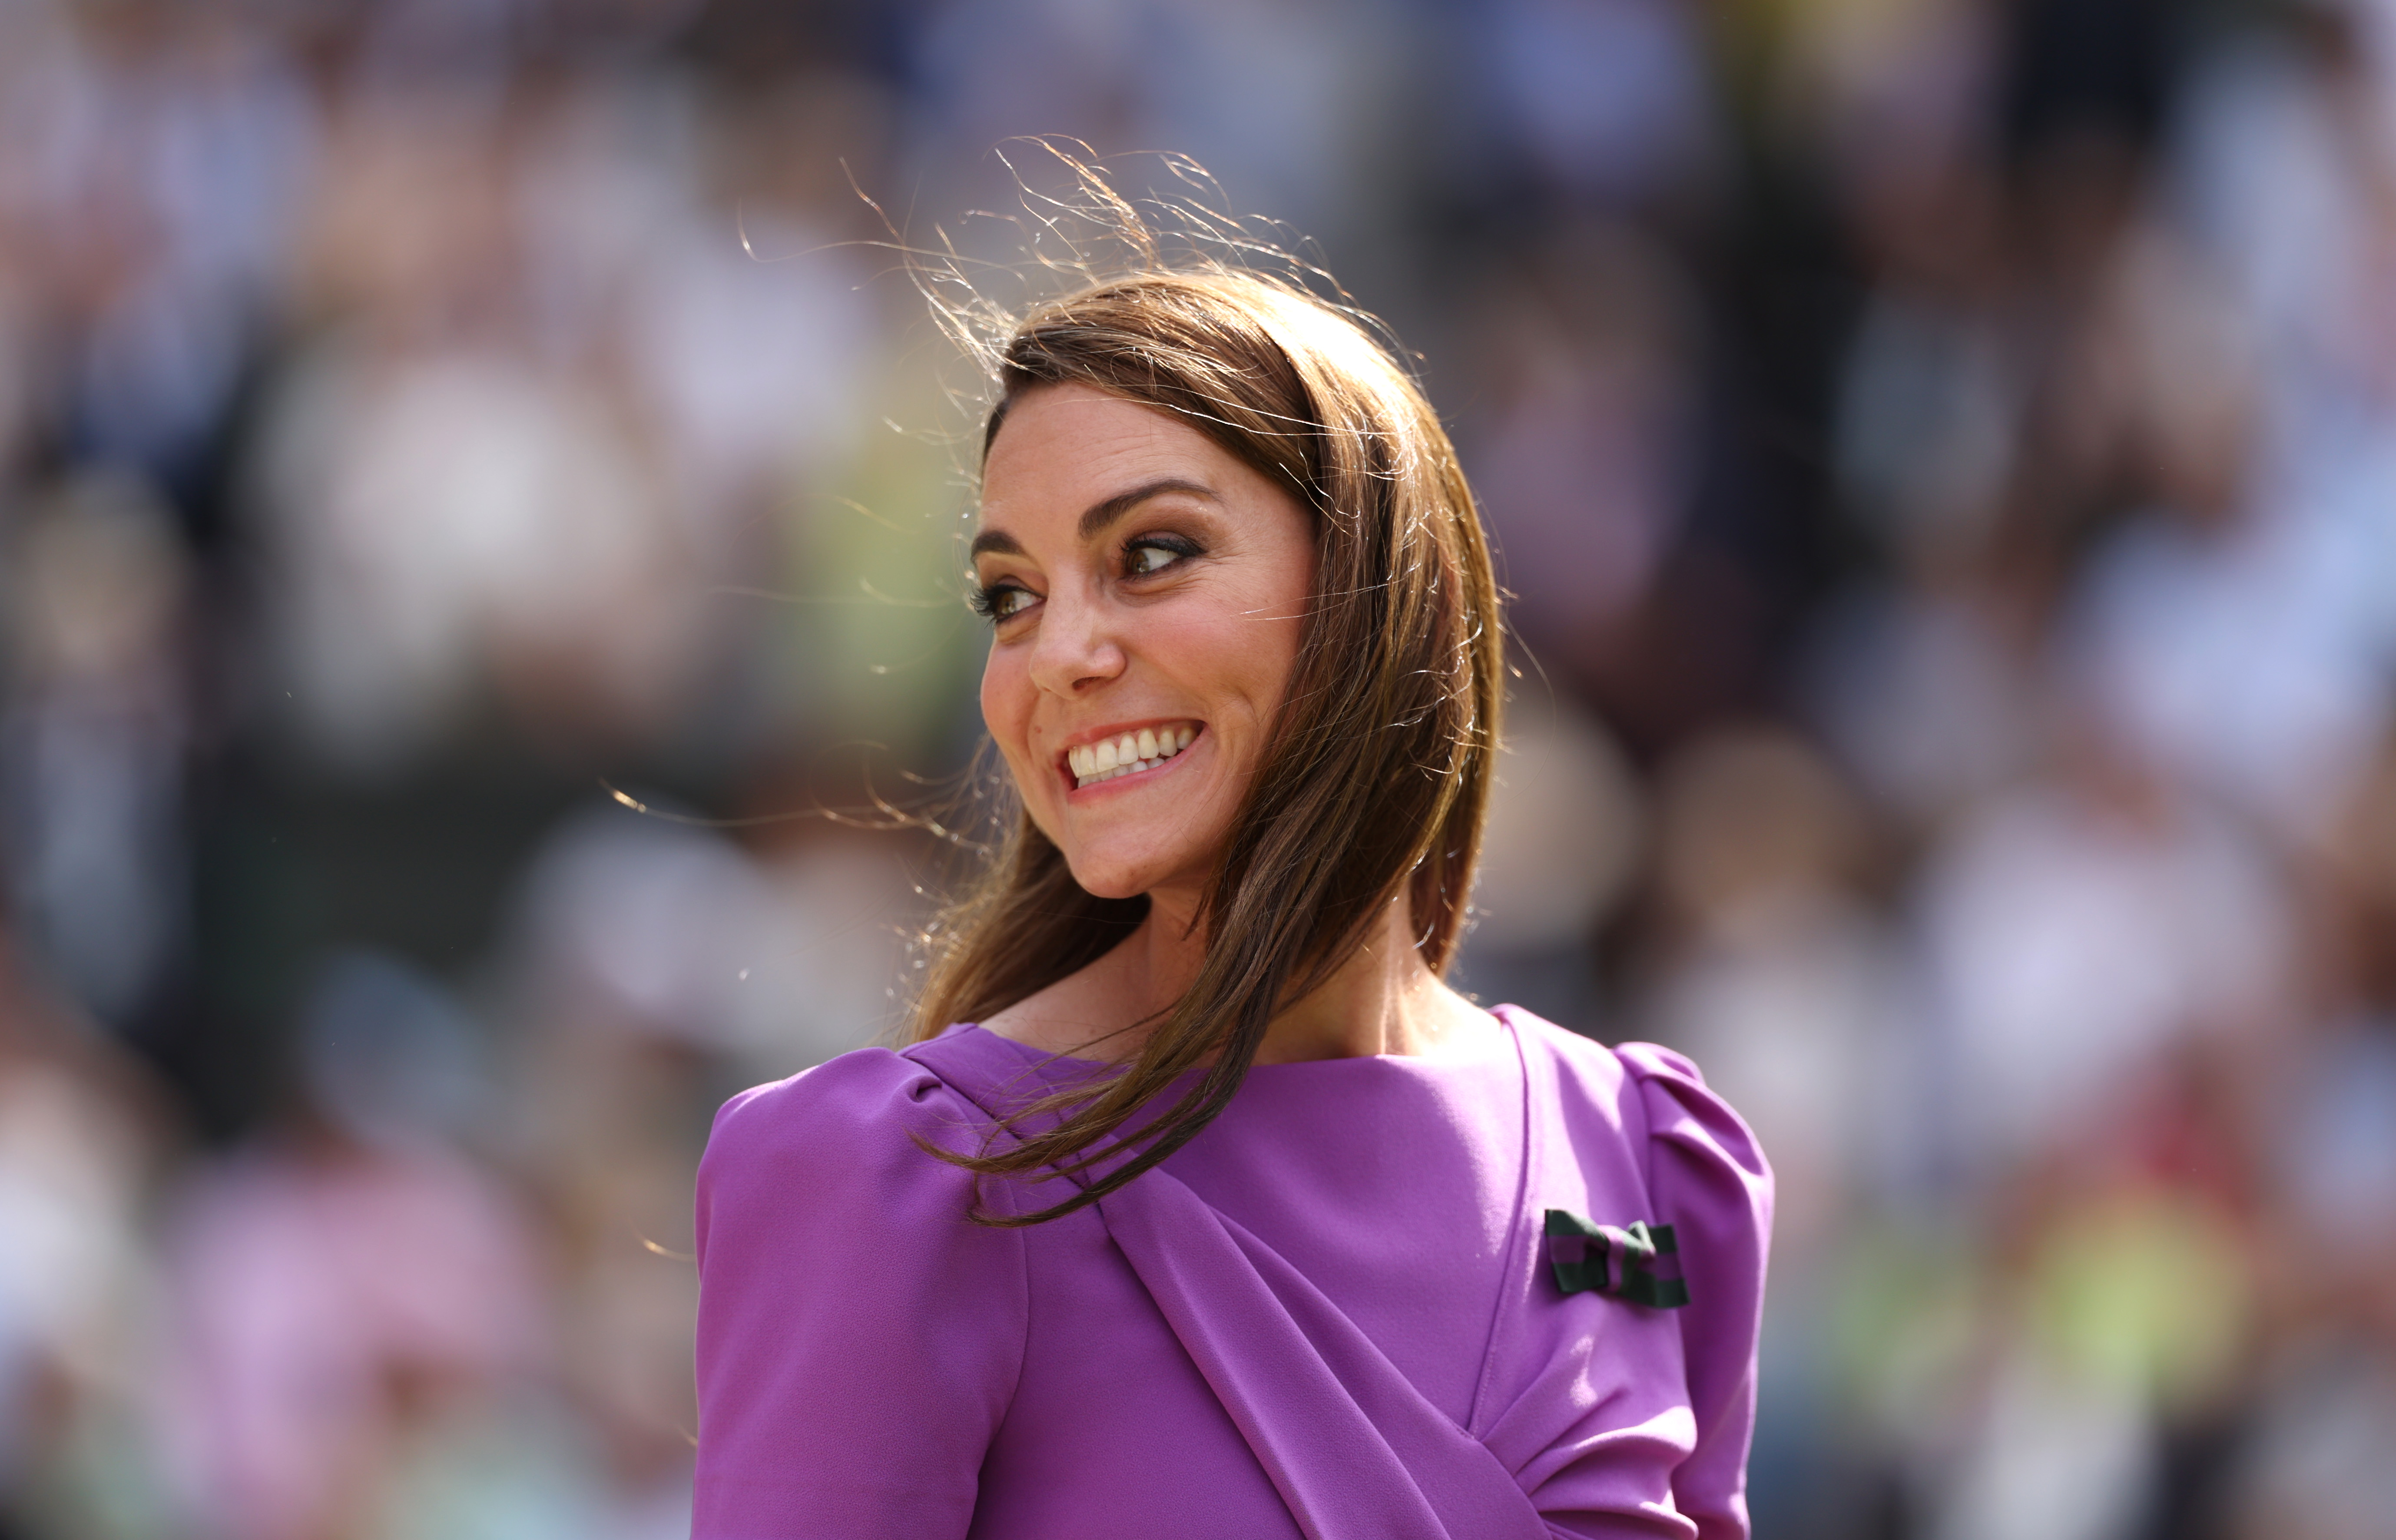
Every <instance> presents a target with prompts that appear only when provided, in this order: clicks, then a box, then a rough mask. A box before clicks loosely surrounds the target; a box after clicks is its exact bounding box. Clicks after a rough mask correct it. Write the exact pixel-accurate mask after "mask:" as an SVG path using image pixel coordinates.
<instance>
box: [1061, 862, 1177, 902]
mask: <svg viewBox="0 0 2396 1540" xmlns="http://www.w3.org/2000/svg"><path fill="white" fill-rule="evenodd" d="M1065 864H1066V866H1067V867H1068V868H1070V869H1071V870H1072V873H1073V881H1075V882H1076V883H1080V884H1082V891H1083V892H1085V893H1087V894H1088V895H1090V896H1092V897H1094V898H1137V897H1138V896H1140V895H1142V894H1144V893H1153V892H1154V891H1156V889H1157V887H1158V885H1159V884H1162V883H1171V882H1172V881H1173V879H1174V874H1175V872H1177V871H1178V870H1182V868H1183V867H1184V866H1186V865H1187V863H1175V862H1171V861H1160V860H1158V859H1156V858H1155V856H1153V854H1151V853H1148V852H1142V853H1141V854H1140V855H1139V856H1133V857H1129V858H1123V859H1117V858H1112V857H1110V856H1108V855H1107V854H1106V853H1104V852H1099V851H1084V852H1080V853H1078V854H1077V853H1073V852H1068V853H1067V855H1066V856H1065Z"/></svg>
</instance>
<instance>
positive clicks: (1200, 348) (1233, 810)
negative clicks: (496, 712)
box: [693, 271, 1770, 1540]
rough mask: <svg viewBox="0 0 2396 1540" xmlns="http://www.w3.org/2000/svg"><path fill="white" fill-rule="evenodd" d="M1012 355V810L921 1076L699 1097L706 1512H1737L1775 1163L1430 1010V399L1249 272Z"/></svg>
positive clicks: (1488, 648)
mask: <svg viewBox="0 0 2396 1540" xmlns="http://www.w3.org/2000/svg"><path fill="white" fill-rule="evenodd" d="M997 362H998V365H999V377H1000V378H999V384H1000V388H1001V394H1000V399H999V403H998V406H997V408H996V410H995V411H993V412H992V416H991V418H990V421H989V425H988V429H987V431H986V434H985V437H984V442H983V465H982V486H981V494H982V495H981V513H980V525H979V529H978V533H977V535H976V536H975V538H974V541H973V564H974V569H975V580H976V582H977V585H978V591H977V596H976V604H977V606H978V608H979V609H980V610H981V612H982V613H983V614H984V615H985V616H986V617H988V618H989V621H990V624H991V627H992V637H991V646H990V656H989V661H988V665H987V668H986V670H985V672H984V675H983V680H982V691H981V703H982V711H983V716H984V719H985V721H986V722H987V723H988V724H989V728H990V732H991V736H992V738H993V740H994V741H995V742H996V744H997V746H998V749H999V750H1000V752H1001V754H1002V755H1003V757H1004V759H1005V764H1006V768H1007V770H1008V771H1009V773H1010V775H1011V777H1012V780H1013V784H1014V789H1015V791H1016V793H1017V794H1018V796H1019V798H1020V800H1021V803H1022V811H1021V818H1020V820H1019V826H1018V828H1017V830H1015V832H1014V834H1013V836H1012V839H1011V842H1010V843H1009V844H1008V845H1007V846H1006V848H1005V850H1003V851H1002V852H1001V853H1000V855H999V856H998V858H997V860H996V861H995V862H994V864H993V867H992V871H991V873H990V875H989V877H988V879H987V882H986V883H985V885H984V887H983V889H982V890H981V891H980V892H979V893H978V895H977V896H974V897H973V898H971V899H970V900H968V901H967V902H966V903H965V905H963V906H962V907H961V908H960V909H957V910H956V911H954V912H953V913H952V915H951V916H950V918H949V919H948V920H947V921H946V922H944V923H943V924H942V925H940V926H937V927H935V930H934V937H935V939H936V940H937V941H938V942H939V943H940V949H939V951H938V956H937V957H936V959H935V967H934V969H933V973H932V977H931V980H930V983H929V985H928V987H927V989H926V990H925V997H924V1000H923V1002H922V1006H921V1009H920V1012H919V1016H918V1022H917V1028H916V1031H915V1038H916V1041H915V1042H913V1043H912V1046H910V1047H907V1048H905V1049H904V1050H902V1051H899V1052H891V1051H887V1050H884V1049H864V1050H860V1051H859V1052H856V1053H852V1054H848V1055H844V1056H842V1057H840V1058H837V1059H834V1060H833V1061H832V1062H831V1063H829V1064H826V1065H823V1066H821V1067H819V1068H818V1069H812V1070H809V1071H807V1072H806V1073H805V1074H802V1075H798V1076H796V1077H794V1078H792V1079H791V1080H788V1081H784V1082H780V1083H779V1084H776V1085H770V1086H765V1087H761V1088H759V1089H757V1090H754V1091H751V1092H748V1093H746V1094H744V1095H741V1096H739V1097H737V1098H735V1099H734V1100H733V1101H732V1102H731V1103H730V1104H729V1105H727V1106H726V1107H725V1109H724V1111H723V1112H722V1114H721V1115H720V1116H719V1117H718V1119H717V1122H716V1125H715V1131H714V1134H713V1136H712V1139H711V1141H710V1144H709V1147H708V1152H707V1156H706V1160H705V1162H704V1163H703V1164H702V1165H701V1167H700V1172H699V1256H700V1264H699V1265H700V1278H701V1293H700V1306H699V1397H700V1425H699V1426H700V1434H699V1472H698V1496H697V1503H696V1509H697V1519H696V1524H695V1527H694V1532H693V1533H694V1534H695V1535H696V1536H697V1537H699V1540H766V1537H769V1536H770V1537H778V1540H779V1537H783V1536H789V1537H793V1540H796V1537H801V1536H808V1537H812V1536H884V1535H887V1536H893V1537H898V1536H904V1537H907V1540H933V1537H936V1536H962V1535H967V1534H970V1535H974V1536H978V1537H987V1540H1071V1537H1076V1536H1091V1537H1098V1536H1105V1537H1109V1540H1121V1537H1126V1536H1137V1537H1140V1540H1180V1537H1184V1536H1188V1537H1197V1536H1206V1537H1210V1540H1215V1537H1223V1536H1239V1537H1245V1536H1298V1535H1307V1536H1311V1537H1316V1540H1326V1537H1340V1540H1347V1537H1354V1540H1431V1537H1436V1536H1451V1537H1456V1540H1467V1537H1471V1540H1481V1537H1495V1536H1522V1537H1524V1540H1529V1537H1534V1536H1547V1535H1557V1534H1563V1535H1630V1534H1642V1535H1646V1534H1653V1535H1684V1536H1685V1535H1702V1536H1708V1537H1711V1536H1723V1535H1743V1534H1745V1533H1746V1532H1747V1519H1746V1508H1745V1501H1744V1497H1743V1495H1742V1493H1743V1488H1744V1466H1745V1461H1746V1454H1747V1442H1748V1434H1749V1429H1750V1423H1751V1420H1752V1415H1753V1399H1754V1362H1755V1338H1756V1325H1757V1312H1758V1308H1759V1304H1760V1298H1761V1292H1762V1284H1763V1268H1764V1236H1765V1233H1766V1231H1767V1229H1768V1227H1769V1211H1770V1177H1769V1175H1768V1174H1767V1172H1766V1170H1765V1168H1764V1162H1763V1159H1762V1157H1761V1156H1760V1155H1759V1154H1758V1152H1757V1151H1756V1148H1755V1147H1754V1145H1753V1143H1752V1141H1751V1140H1750V1137H1749V1135H1748V1134H1747V1131H1746V1130H1745V1128H1744V1127H1743V1126H1742V1125H1741V1124H1740V1123H1739V1122H1738V1120H1737V1118H1736V1117H1735V1116H1734V1115H1733V1114H1732V1113H1731V1112H1730V1111H1729V1109H1726V1108H1725V1107H1724V1106H1723V1104H1722V1103H1720V1102H1719V1101H1717V1100H1716V1099H1714V1098H1713V1097H1712V1096H1711V1095H1709V1094H1708V1093H1707V1092H1706V1091H1705V1089H1704V1087H1703V1085H1702V1084H1701V1083H1700V1082H1699V1081H1698V1079H1697V1073H1696V1071H1695V1070H1694V1069H1692V1068H1691V1067H1690V1066H1688V1065H1687V1064H1686V1063H1685V1062H1684V1061H1682V1060H1680V1059H1678V1058H1676V1057H1674V1056H1673V1055H1670V1054H1668V1053H1665V1052H1663V1051H1661V1050H1657V1049H1654V1048H1649V1047H1644V1046H1638V1045H1633V1046H1628V1047H1624V1048H1621V1049H1617V1050H1607V1049H1605V1048H1604V1047H1602V1046H1600V1045H1598V1044H1596V1043H1594V1042H1589V1041H1587V1040H1584V1039H1582V1038H1579V1037H1577V1036H1575V1035H1573V1034H1571V1033H1568V1032H1565V1031H1564V1030H1562V1029H1558V1028H1555V1027H1551V1026H1550V1025H1548V1024H1546V1023H1544V1022H1541V1021H1539V1020H1537V1018H1535V1017H1533V1016H1529V1015H1527V1014H1525V1013H1524V1012H1521V1011H1518V1010H1513V1009H1511V1008H1508V1007H1502V1006H1501V1007H1499V1008H1498V1010H1497V1011H1496V1012H1495V1013H1491V1012H1484V1011H1482V1010H1480V1009H1478V1008H1476V1007H1475V1006H1473V1005H1472V1004H1471V1003H1470V1002H1467V1001H1465V1000H1464V999H1463V998H1462V997H1460V996H1458V994H1456V993H1455V992H1454V991H1452V990H1450V989H1448V988H1447V987H1446V986H1445V985H1444V984H1443V983H1442V982H1441V981H1440V974H1441V972H1442V970H1443V969H1444V967H1445V965H1446V963H1447V961H1448V958H1449V956H1450V953H1451V952H1452V950H1453V949H1454V946H1455V943H1456V940H1457V936H1458V930H1459V928H1460V925H1461V923H1462V920H1463V917H1464V902H1465V896H1466V894H1467V891H1468V887H1469V883H1470V881H1471V870H1472V864H1473V858H1474V855H1475V851H1476V847H1477V844H1478V840H1479V832H1480V826H1481V818H1482V812H1483V807H1484V802H1485V799H1486V794H1487V789H1488V784H1489V777H1490V776H1491V774H1492V771H1493V760H1492V755H1493V752H1494V750H1495V746H1496V729H1497V717H1498V702H1499V697H1500V674H1499V670H1500V655H1499V644H1498V634H1499V632H1498V604H1497V593H1496V589H1495V586H1494V584H1493V582H1492V580H1491V576H1490V565H1489V558H1488V553H1487V550H1486V548H1485V546H1484V541H1483V537H1482V532H1481V529H1480V525H1479V523H1478V520H1477V516H1476V515H1475V513H1474V511H1473V507H1472V501H1471V494H1470V493H1469V492H1468V490H1467V489H1466V487H1465V485H1464V481H1463V478H1462V476H1461V474H1460V473H1459V471H1458V468H1457V464H1456V460H1455V457H1454V454H1453V452H1452V451H1451V449H1450V447H1449V445H1448V443H1447V439H1446V436H1445V435H1444V433H1443V432H1442V431H1441V430H1440V427H1439V423H1438V420H1437V418H1435V417H1434V416H1433V414H1432V412H1431V408H1430V406H1429V405H1427V404H1426V403H1425V402H1424V400H1423V398H1422V396H1421V394H1420V392H1418V390H1417V389H1416V388H1415V386H1414V384H1413V383H1412V381H1411V380H1410V379H1408V378H1407V377H1406V376H1405V374H1404V372H1403V371H1402V370H1400V369H1399V368H1398V367H1397V366H1396V365H1394V364H1393V363H1392V362H1391V358H1390V357H1389V355H1388V354H1387V353H1385V352H1383V351H1382V350H1381V349H1380V348H1379V347H1378V346H1377V345H1376V344H1375V343H1374V341H1373V340H1372V339H1371V338H1370V337H1369V336H1368V335H1367V334H1366V333H1365V332H1364V330H1362V329H1361V328H1360V327H1359V326H1358V325H1356V324H1355V323H1354V322H1353V321H1351V319H1350V318H1349V317H1348V316H1347V315H1345V314H1343V313H1342V312H1338V311H1336V310H1334V309H1333V308H1331V307H1329V306H1327V305H1325V304H1323V303H1320V302H1318V301H1316V300H1315V299H1311V298H1310V297H1308V296H1306V295H1304V294H1302V293H1300V292H1298V290H1296V289H1295V288H1291V287H1287V286H1284V285H1280V284H1278V283H1275V282H1272V281H1269V280H1267V279H1264V278H1260V277H1257V276H1253V275H1249V274H1246V273H1241V272H1219V271H1216V272H1140V273H1137V274H1135V275H1132V276H1129V277H1126V278H1123V279H1121V280H1118V281H1114V282H1109V283H1103V284H1099V285H1096V286H1093V287H1091V288H1088V289H1086V290H1085V291H1083V292H1081V293H1078V294H1075V295H1072V296H1071V297H1069V298H1067V299H1060V300H1058V301H1056V302H1053V303H1051V304H1048V305H1047V306H1045V307H1044V308H1042V309H1040V310H1038V311H1037V312H1034V313H1033V314H1032V315H1031V316H1030V317H1029V318H1028V319H1026V320H1024V321H1023V322H1022V323H1021V324H1020V325H1018V327H1016V328H1015V330H1014V331H1013V333H1012V335H1011V336H1010V337H1009V339H1007V341H1006V342H1005V346H1004V348H1003V351H1002V352H1001V354H1000V356H999V358H998V360H997ZM957 1023H975V1024H976V1025H955V1024H957ZM1676 1242H1677V1246H1676V1245H1675V1243H1676Z"/></svg>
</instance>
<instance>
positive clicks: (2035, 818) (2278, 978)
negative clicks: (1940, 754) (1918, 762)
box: [1919, 785, 2289, 1163]
mask: <svg viewBox="0 0 2396 1540" xmlns="http://www.w3.org/2000/svg"><path fill="white" fill-rule="evenodd" d="M2158 796H2159V799H2160V802H2159V805H2154V806H2150V807H2146V808H2124V807H2120V806H2110V805H2105V804H2104V803H2100V802H2099V801H2097V799H2095V798H2093V797H2092V796H2090V795H2089V794H2087V793H2086V792H2085V791H2084V790H2082V789H2080V788H2077V787H2066V786H2057V785H2043V786H2042V785H2032V786H2030V787H2028V788H2025V789H2024V790H2020V791H2017V792H2015V793H2013V794H2011V795H2008V796H2006V797H2003V798H2002V799H1999V800H1997V801H1995V802H1993V803H1990V804H1988V805H1987V806H1985V807H1983V808H1981V809H1979V810H1978V811H1977V812H1975V813H1974V814H1972V815H1971V816H1969V817H1967V818H1965V819H1964V820H1963V821H1962V822H1961V823H1959V824H1957V825H1956V826H1954V827H1953V829H1952V831H1951V832H1950V835H1949V836H1948V838H1947V839H1946V840H1944V841H1943V842H1942V843H1941V844H1940V845H1939V847H1938V848H1937V849H1935V850H1934V851H1933V852H1932V854H1931V856H1930V857H1929V859H1928V862H1927V865H1926V869H1925V871H1924V873H1923V887H1922V892H1921V900H1922V901H1921V908H1920V913H1919V919H1920V924H1921V935H1922V947H1923V963H1924V966H1925V968H1926V970H1927V974H1928V983H1929V987H1930V989H1931V990H1932V993H1933V996H1934V1003H1935V1007H1936V1009H1937V1013H1938V1016H1939V1019H1940V1020H1941V1021H1942V1022H1943V1024H1944V1026H1945V1029H1946V1030H1947V1031H1948V1032H1949V1033H1950V1034H1951V1038H1950V1052H1951V1055H1952V1063H1951V1065H1950V1073H1951V1075H1952V1077H1953V1079H1952V1098H1951V1100H1952V1104H1953V1105H1954V1106H1955V1107H1956V1108H1957V1109H1958V1111H1959V1114H1960V1116H1959V1118H1958V1121H1957V1125H1956V1133H1957V1134H1958V1135H1960V1136H1962V1137H1963V1140H1964V1141H1965V1144H1966V1147H1967V1148H1966V1152H1967V1153H1969V1154H1973V1155H1977V1156H1978V1157H1979V1158H1981V1159H1983V1160H1988V1161H1993V1162H2000V1163H2002V1162H2010V1161H2013V1160H2017V1159H2020V1158H2023V1157H2025V1156H2027V1155H2029V1154H2030V1153H2031V1152H2033V1151H2034V1150H2038V1149H2042V1148H2055V1147H2057V1144H2058V1142H2060V1141H2065V1140H2069V1139H2071V1138H2074V1137H2077V1136H2080V1135H2085V1134H2087V1133H2089V1132H2092V1131H2093V1129H2094V1127H2095V1125H2096V1124H2097V1122H2099V1121H2100V1120H2102V1119H2103V1118H2104V1117H2105V1116H2106V1115H2107V1113H2108V1111H2109V1110H2110V1109H2111V1106H2112V1103H2113V1101H2114V1099H2115V1098H2117V1097H2119V1096H2120V1095H2123V1090H2124V1087H2126V1086H2127V1085H2129V1084H2131V1083H2133V1077H2134V1075H2135V1072H2136V1069H2138V1068H2139V1067H2140V1066H2141V1065H2142V1064H2144V1063H2145V1062H2146V1061H2147V1060H2148V1059H2149V1058H2150V1056H2151V1055H2154V1054H2155V1053H2157V1052H2159V1051H2160V1050H2162V1049H2163V1048H2164V1047H2165V1046H2166V1045H2167V1044H2169V1043H2170V1042H2172V1041H2173V1040H2174V1039H2176V1038H2177V1037H2179V1036H2181V1035H2183V1034H2187V1033H2191V1032H2198V1031H2202V1030H2204V1029H2210V1028H2224V1027H2227V1028H2240V1027H2245V1026H2250V1025H2252V1024H2253V1022H2254V1021H2255V1020H2256V1019H2258V1018H2260V1017H2262V1016H2264V1015H2265V1014H2266V1012H2267V1010H2268V1006H2269V1003H2270V1002H2271V1001H2272V1000H2273V999H2275V998H2276V992H2277V990H2278V989H2281V988H2282V987H2283V986H2284V984H2285V981H2286V978H2287V968H2288V966H2289V956H2288V946H2289V936H2288V927H2287V910H2286V907H2285V899H2284V896H2283V895H2282V894H2281V893H2280V892H2279V891H2278V889H2277V886H2276V884H2275V883H2274V882H2273V880H2272V877H2271V875H2270V871H2269V870H2267V869H2266V868H2265V867H2264V866H2263V865H2262V864H2261V863H2260V862H2259V860H2258V859H2257V857H2256V853H2255V852H2254V850H2253V849H2252V847H2251V846H2250V845H2249V844H2248V843H2246V842H2245V841H2244V840H2243V838H2242V837H2241V836H2240V833H2239V831H2238V830H2237V829H2236V828H2235V827H2234V826H2231V825H2229V824H2226V823H2224V822H2223V821H2221V820H2219V819H2216V818H2214V817H2211V816H2207V815H2205V814H2204V813H2203V812H2202V811H2200V810H2198V809H2196V808H2193V807H2190V806H2189V805H2188V804H2187V803H2182V802H2177V801H2174V800H2172V799H2171V798H2170V796H2169V794H2168V793H2163V792H2158Z"/></svg>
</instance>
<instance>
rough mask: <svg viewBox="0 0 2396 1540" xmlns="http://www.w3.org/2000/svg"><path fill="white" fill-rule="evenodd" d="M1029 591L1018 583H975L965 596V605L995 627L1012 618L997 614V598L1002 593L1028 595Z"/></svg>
mask: <svg viewBox="0 0 2396 1540" xmlns="http://www.w3.org/2000/svg"><path fill="white" fill-rule="evenodd" d="M1030 591H1031V590H1029V589H1027V588H1025V587H1024V586H1023V585H1022V584H1020V583H977V584H976V585H974V590H973V591H972V592H971V593H968V594H967V595H965V603H966V604H970V605H972V606H973V612H974V613H975V614H976V615H978V616H980V617H982V618H983V619H985V620H987V621H989V622H990V623H991V624H992V625H996V624H997V623H998V622H999V621H1001V620H1005V619H1010V618H1012V617H1009V616H1004V615H1001V614H999V613H998V596H999V595H1000V594H1002V593H1029V592H1030Z"/></svg>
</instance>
